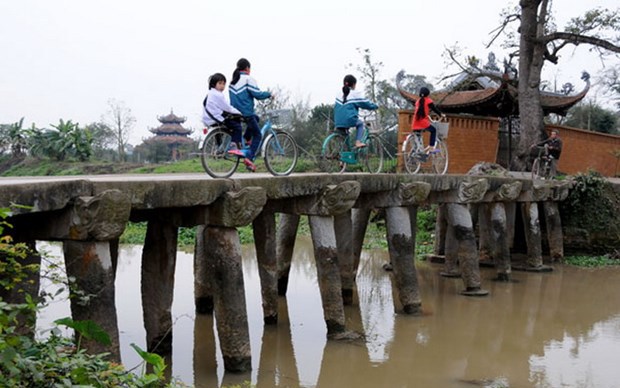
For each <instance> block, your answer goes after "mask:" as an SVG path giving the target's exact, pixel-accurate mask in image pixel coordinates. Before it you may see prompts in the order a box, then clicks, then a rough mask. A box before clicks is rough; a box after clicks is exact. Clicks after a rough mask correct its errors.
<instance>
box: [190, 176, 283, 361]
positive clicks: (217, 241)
mask: <svg viewBox="0 0 620 388" xmlns="http://www.w3.org/2000/svg"><path fill="white" fill-rule="evenodd" d="M266 202H267V194H266V192H265V189H263V188H260V187H245V188H243V189H241V190H239V191H237V192H226V193H224V194H223V195H222V196H221V197H220V198H218V199H217V200H216V201H215V202H214V203H213V204H212V205H211V206H209V209H208V211H207V212H208V216H207V217H206V219H207V221H208V224H207V225H206V226H205V228H204V232H203V239H204V242H203V244H204V248H205V249H204V251H203V253H202V255H197V256H196V257H197V258H199V259H203V260H204V263H203V264H204V268H206V269H207V271H209V272H211V273H212V275H208V276H209V279H208V284H209V285H210V288H211V291H212V292H213V311H214V315H215V321H216V324H217V332H218V337H219V340H220V348H221V351H222V356H223V358H224V368H225V369H226V371H228V372H235V373H237V372H246V371H249V370H250V369H251V368H252V362H251V352H250V335H249V328H248V316H247V311H246V303H245V286H244V281H243V270H242V262H241V243H240V242H239V233H238V232H237V229H236V228H237V227H239V226H242V225H247V224H249V223H250V222H252V220H254V218H256V216H258V215H259V214H260V213H261V211H262V210H263V206H264V205H265V203H266ZM271 238H275V236H273V237H271ZM266 244H275V243H273V241H271V242H266ZM274 255H275V252H274ZM203 275H204V272H203V273H201V274H196V275H195V276H203ZM274 291H275V289H274Z"/></svg>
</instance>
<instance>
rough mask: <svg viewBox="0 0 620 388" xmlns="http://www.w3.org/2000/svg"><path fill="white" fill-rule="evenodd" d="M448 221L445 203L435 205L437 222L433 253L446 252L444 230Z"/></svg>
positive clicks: (441, 253) (440, 254) (442, 253)
mask: <svg viewBox="0 0 620 388" xmlns="http://www.w3.org/2000/svg"><path fill="white" fill-rule="evenodd" d="M447 227H448V222H447V216H446V204H445V203H442V204H440V205H439V206H437V222H436V223H435V249H434V251H435V255H438V256H442V255H445V254H446V244H447V243H446V232H447Z"/></svg>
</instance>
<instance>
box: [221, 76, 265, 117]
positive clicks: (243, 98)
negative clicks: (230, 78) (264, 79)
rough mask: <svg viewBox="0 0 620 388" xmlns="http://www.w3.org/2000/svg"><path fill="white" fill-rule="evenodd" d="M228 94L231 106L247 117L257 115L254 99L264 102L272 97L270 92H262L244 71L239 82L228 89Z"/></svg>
mask: <svg viewBox="0 0 620 388" xmlns="http://www.w3.org/2000/svg"><path fill="white" fill-rule="evenodd" d="M228 92H229V94H230V103H231V105H232V106H234V107H235V108H237V109H239V110H240V111H241V114H242V115H244V116H246V117H247V116H253V115H255V114H256V113H254V99H257V100H264V99H266V98H269V97H271V93H270V92H267V91H265V92H264V91H261V90H260V89H259V87H258V85H257V84H256V81H255V80H254V78H252V77H250V75H249V74H248V73H245V72H243V71H242V72H241V77H240V78H239V81H237V83H236V84H234V85H230V86H229V87H228Z"/></svg>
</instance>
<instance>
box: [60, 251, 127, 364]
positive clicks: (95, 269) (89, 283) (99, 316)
mask: <svg viewBox="0 0 620 388" xmlns="http://www.w3.org/2000/svg"><path fill="white" fill-rule="evenodd" d="M63 252H64V257H65V266H66V268H67V275H68V276H71V277H74V278H75V279H76V281H75V284H74V285H73V286H72V287H71V291H72V294H73V295H76V294H75V291H79V292H80V294H82V293H83V295H86V296H89V298H88V300H83V298H80V297H79V296H76V297H74V298H71V316H72V317H73V320H75V321H82V320H91V321H93V322H95V323H96V324H97V325H99V326H100V327H101V328H102V329H103V330H104V331H105V332H106V333H107V334H108V336H109V337H110V341H111V344H110V345H104V344H101V343H98V342H96V341H94V340H87V339H83V340H82V347H83V348H85V349H87V351H88V352H89V353H91V354H97V353H103V352H109V353H110V355H111V357H110V358H111V359H112V360H113V361H116V362H120V347H119V342H118V321H117V318H116V305H115V304H114V292H115V291H114V279H115V277H116V274H115V272H114V268H115V267H116V264H115V263H113V262H112V260H113V257H115V256H113V255H112V253H111V252H110V243H109V242H107V241H103V242H101V241H70V240H67V241H64V242H63Z"/></svg>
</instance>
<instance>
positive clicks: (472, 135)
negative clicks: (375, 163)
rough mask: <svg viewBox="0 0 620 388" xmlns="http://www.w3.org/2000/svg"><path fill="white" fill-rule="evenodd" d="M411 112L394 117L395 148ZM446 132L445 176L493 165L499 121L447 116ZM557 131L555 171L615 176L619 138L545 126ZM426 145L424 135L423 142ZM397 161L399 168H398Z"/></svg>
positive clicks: (618, 169)
mask: <svg viewBox="0 0 620 388" xmlns="http://www.w3.org/2000/svg"><path fill="white" fill-rule="evenodd" d="M412 115H413V111H412V110H402V111H400V112H399V115H398V124H399V136H398V145H399V149H400V145H401V144H402V142H403V141H404V139H405V137H406V136H407V134H409V132H410V131H411V129H410V128H411V117H412ZM447 117H448V121H449V122H450V132H449V134H448V139H447V144H448V150H449V155H450V162H449V164H448V173H449V174H462V173H466V172H467V171H469V169H470V168H471V167H472V166H473V165H475V164H476V163H478V162H495V161H496V155H497V148H498V146H499V140H498V136H497V132H498V129H499V120H498V119H496V118H488V117H477V116H460V115H448V116H447ZM551 128H557V129H558V130H559V131H560V137H561V138H562V141H563V150H562V156H561V158H560V163H559V166H558V169H559V170H560V171H561V172H565V173H569V174H575V173H578V172H586V171H587V170H588V169H590V168H592V169H594V170H596V171H598V172H600V173H601V174H603V175H604V176H618V175H619V174H620V161H619V160H618V158H617V157H615V156H614V155H613V152H614V151H615V152H618V151H620V136H614V135H606V134H602V133H598V132H591V131H585V130H582V129H577V128H570V127H563V126H557V125H548V126H547V130H548V131H549V130H551ZM425 141H426V142H427V143H428V136H427V137H426V140H425ZM401 165H402V164H401V162H400V161H399V166H401Z"/></svg>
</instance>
